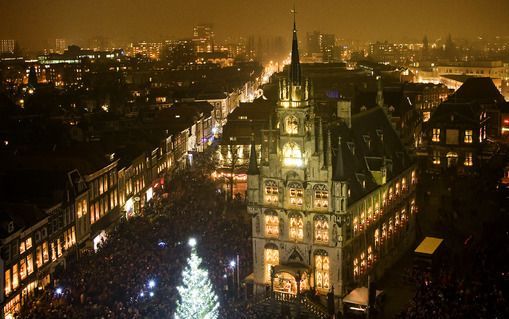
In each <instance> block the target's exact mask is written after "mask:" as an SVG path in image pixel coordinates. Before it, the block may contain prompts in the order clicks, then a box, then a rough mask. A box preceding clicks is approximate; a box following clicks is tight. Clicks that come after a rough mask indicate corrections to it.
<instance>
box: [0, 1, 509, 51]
mask: <svg viewBox="0 0 509 319" xmlns="http://www.w3.org/2000/svg"><path fill="white" fill-rule="evenodd" d="M293 4H295V6H296V8H297V11H298V21H299V30H300V31H303V32H310V31H313V30H321V31H322V32H328V33H335V34H337V35H338V36H339V37H341V38H347V39H356V40H370V41H375V40H381V41H383V40H389V41H396V40H398V41H399V40H403V39H418V40H421V39H422V37H423V36H424V35H425V34H426V35H428V37H429V38H430V39H431V40H432V39H436V38H440V37H442V38H444V37H445V36H447V34H449V33H450V34H452V35H453V36H454V37H455V38H458V37H467V38H473V37H476V36H485V35H489V36H496V35H500V36H504V35H509V22H508V20H507V12H509V1H506V0H488V1H478V0H445V1H444V0H428V1H403V0H389V1H371V0H357V1H345V0H343V1H335V0H318V1H302V0H297V1H288V0H285V1H271V0H260V1H246V0H240V1H230V0H216V1H210V0H190V1H169V0H149V1H143V0H132V1H123V0H109V1H101V0H92V1H78V0H71V1H66V0H52V1H48V0H45V1H38V0H26V1H1V2H0V17H1V19H0V38H16V39H18V41H19V42H20V45H21V46H22V47H24V48H30V49H40V48H44V47H45V46H46V45H47V40H48V39H53V38H67V39H75V41H80V40H86V39H88V38H91V37H97V36H101V37H107V38H110V39H111V40H113V41H140V40H149V41H154V40H165V39H168V38H185V37H189V36H190V30H192V27H193V25H196V24H199V23H213V24H214V28H215V31H216V36H217V37H218V38H219V39H221V38H226V37H236V36H247V35H255V36H258V35H271V36H273V35H274V36H275V35H284V34H286V33H287V31H288V25H289V14H290V9H289V8H291V7H292V6H293Z"/></svg>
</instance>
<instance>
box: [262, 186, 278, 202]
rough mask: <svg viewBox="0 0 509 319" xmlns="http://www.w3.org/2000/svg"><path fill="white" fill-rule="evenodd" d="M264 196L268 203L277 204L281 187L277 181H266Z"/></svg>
mask: <svg viewBox="0 0 509 319" xmlns="http://www.w3.org/2000/svg"><path fill="white" fill-rule="evenodd" d="M264 198H265V202H266V203H267V204H277V203H278V202H279V189H278V187H277V183H276V182H275V181H272V180H267V181H265V190H264Z"/></svg>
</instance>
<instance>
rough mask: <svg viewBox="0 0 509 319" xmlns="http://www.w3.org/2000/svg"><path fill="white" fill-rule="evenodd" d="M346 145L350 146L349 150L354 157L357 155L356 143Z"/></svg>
mask: <svg viewBox="0 0 509 319" xmlns="http://www.w3.org/2000/svg"><path fill="white" fill-rule="evenodd" d="M346 145H348V149H349V150H350V152H352V155H355V143H353V142H347V143H346Z"/></svg>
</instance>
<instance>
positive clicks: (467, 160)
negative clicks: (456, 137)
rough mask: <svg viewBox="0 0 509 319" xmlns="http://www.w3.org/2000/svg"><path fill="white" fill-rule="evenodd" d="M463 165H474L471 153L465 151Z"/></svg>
mask: <svg viewBox="0 0 509 319" xmlns="http://www.w3.org/2000/svg"><path fill="white" fill-rule="evenodd" d="M464 165H465V166H472V165H474V162H473V159H472V153H470V152H469V153H465V163H464Z"/></svg>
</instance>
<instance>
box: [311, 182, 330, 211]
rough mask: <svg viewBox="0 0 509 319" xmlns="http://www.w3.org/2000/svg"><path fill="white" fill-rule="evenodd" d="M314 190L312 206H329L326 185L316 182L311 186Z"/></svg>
mask: <svg viewBox="0 0 509 319" xmlns="http://www.w3.org/2000/svg"><path fill="white" fill-rule="evenodd" d="M313 189H314V190H315V198H314V202H313V204H314V207H315V208H327V207H329V192H328V191H327V187H326V186H325V185H323V184H317V185H315V186H313Z"/></svg>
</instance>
